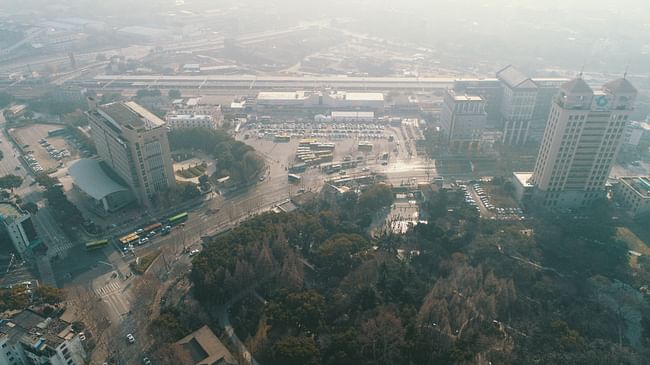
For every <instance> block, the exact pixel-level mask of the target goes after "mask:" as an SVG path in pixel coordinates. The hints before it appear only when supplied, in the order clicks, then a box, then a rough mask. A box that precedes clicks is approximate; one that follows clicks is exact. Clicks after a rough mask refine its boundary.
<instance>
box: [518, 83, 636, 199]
mask: <svg viewBox="0 0 650 365" xmlns="http://www.w3.org/2000/svg"><path fill="white" fill-rule="evenodd" d="M636 95H637V91H636V89H635V88H634V86H632V84H630V82H629V81H628V80H626V79H624V78H622V79H618V80H615V81H611V82H609V83H607V84H605V85H603V87H602V88H601V90H598V91H594V90H592V89H591V87H589V85H587V83H586V82H585V81H584V80H582V78H577V79H574V80H571V81H569V82H567V83H565V84H564V85H562V87H561V88H560V92H559V94H558V95H557V96H556V98H555V99H554V100H553V105H552V107H551V113H550V115H549V120H548V123H547V125H546V129H545V131H544V137H543V139H542V144H541V146H540V150H539V154H538V156H537V162H536V164H535V170H534V171H533V175H532V177H531V179H530V183H532V184H533V185H534V186H535V194H534V198H535V199H536V200H537V201H538V202H539V203H540V204H542V205H543V206H545V207H548V208H551V209H566V208H580V207H586V206H588V205H590V204H591V203H592V202H593V201H594V200H596V199H598V198H602V197H604V192H605V183H606V181H607V177H608V176H609V173H610V170H611V168H612V165H613V163H614V160H615V157H616V154H617V152H618V149H619V148H620V145H621V141H622V136H623V130H624V128H625V125H626V124H627V122H628V118H629V115H630V113H631V112H632V110H633V106H634V100H635V98H636Z"/></svg>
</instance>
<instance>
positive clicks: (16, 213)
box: [0, 203, 23, 220]
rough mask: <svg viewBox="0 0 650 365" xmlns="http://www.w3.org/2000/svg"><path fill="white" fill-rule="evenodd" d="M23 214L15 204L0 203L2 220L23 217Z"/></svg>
mask: <svg viewBox="0 0 650 365" xmlns="http://www.w3.org/2000/svg"><path fill="white" fill-rule="evenodd" d="M22 215H23V213H21V212H20V210H19V209H18V208H17V207H16V206H15V205H13V204H10V203H0V220H4V219H7V218H16V217H20V216H22Z"/></svg>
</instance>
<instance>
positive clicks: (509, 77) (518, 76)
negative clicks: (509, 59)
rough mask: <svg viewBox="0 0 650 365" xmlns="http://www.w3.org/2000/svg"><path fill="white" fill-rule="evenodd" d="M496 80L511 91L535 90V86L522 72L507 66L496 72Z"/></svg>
mask: <svg viewBox="0 0 650 365" xmlns="http://www.w3.org/2000/svg"><path fill="white" fill-rule="evenodd" d="M497 78H498V79H499V80H501V81H503V82H504V83H505V84H506V85H508V86H509V87H510V88H511V89H537V85H536V84H535V83H534V82H533V80H531V79H530V77H528V76H526V75H524V74H523V73H522V72H520V71H519V70H517V69H516V68H514V67H513V66H512V65H508V66H506V67H504V68H502V69H501V70H499V71H497Z"/></svg>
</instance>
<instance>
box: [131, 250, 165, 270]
mask: <svg viewBox="0 0 650 365" xmlns="http://www.w3.org/2000/svg"><path fill="white" fill-rule="evenodd" d="M159 254H160V252H154V253H150V254H148V255H145V256H142V257H140V259H139V260H138V263H137V264H136V263H135V262H132V263H131V264H130V266H131V271H133V272H134V273H136V274H138V275H142V274H144V273H145V271H147V269H148V268H149V266H151V264H152V263H153V262H154V260H155V259H156V257H158V255H159Z"/></svg>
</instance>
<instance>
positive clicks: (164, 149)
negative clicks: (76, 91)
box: [88, 100, 176, 205]
mask: <svg viewBox="0 0 650 365" xmlns="http://www.w3.org/2000/svg"><path fill="white" fill-rule="evenodd" d="M90 104H91V105H90V110H89V111H88V117H89V121H90V127H91V132H92V133H91V134H92V137H93V140H94V141H95V145H96V147H97V154H98V155H99V157H101V159H102V160H104V161H105V162H106V163H107V164H108V166H109V167H110V168H111V169H112V170H113V171H115V172H116V173H117V175H119V176H120V177H121V178H122V179H123V180H124V181H125V182H126V184H127V185H128V186H129V188H130V189H131V191H132V192H133V194H134V195H135V197H136V198H137V199H138V201H139V203H140V204H144V205H149V203H150V198H151V197H152V196H154V195H155V194H157V193H159V192H162V191H164V190H166V189H168V188H169V187H171V186H174V185H175V184H176V180H175V178H174V171H173V167H172V158H171V153H170V150H169V141H168V139H167V131H168V130H167V126H166V124H165V122H164V121H163V120H161V119H160V118H158V117H157V116H156V115H154V114H153V113H151V112H150V111H148V110H146V109H145V108H143V107H142V106H140V105H138V104H136V103H135V102H126V103H122V102H118V103H111V104H106V105H102V106H97V105H94V103H93V101H92V100H91V102H90Z"/></svg>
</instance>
